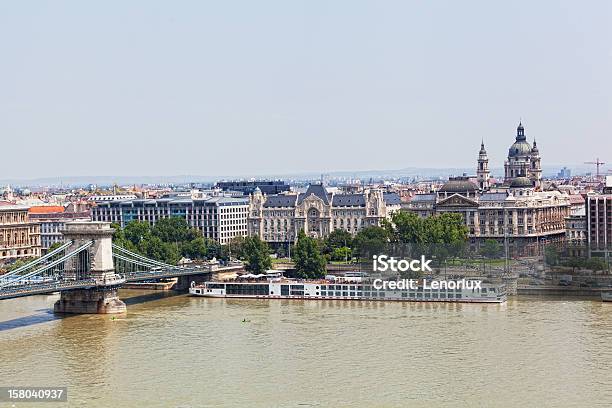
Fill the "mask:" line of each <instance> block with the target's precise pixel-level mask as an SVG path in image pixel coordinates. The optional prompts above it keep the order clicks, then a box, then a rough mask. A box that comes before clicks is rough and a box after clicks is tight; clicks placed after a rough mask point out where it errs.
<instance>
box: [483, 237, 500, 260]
mask: <svg viewBox="0 0 612 408" xmlns="http://www.w3.org/2000/svg"><path fill="white" fill-rule="evenodd" d="M503 249H504V248H503V246H502V244H500V243H499V242H497V240H494V239H487V240H485V242H484V243H483V244H482V246H481V247H480V250H479V252H480V255H482V256H484V257H485V258H489V259H494V258H499V257H501V256H502V254H503Z"/></svg>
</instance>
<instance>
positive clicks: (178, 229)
mask: <svg viewBox="0 0 612 408" xmlns="http://www.w3.org/2000/svg"><path fill="white" fill-rule="evenodd" d="M112 227H113V228H114V229H115V233H114V235H113V241H114V242H115V243H116V244H117V245H119V246H122V247H123V248H125V249H127V250H129V251H132V252H137V253H140V254H141V255H144V256H146V257H149V258H152V259H156V260H158V261H162V262H166V263H169V264H173V265H176V264H177V263H178V261H179V260H180V259H181V257H186V258H191V259H211V258H217V259H228V257H229V254H228V251H227V248H224V247H223V246H222V245H221V244H219V243H217V242H216V241H214V240H212V239H207V238H204V237H202V233H201V232H200V231H198V230H197V229H195V228H192V227H190V226H189V224H188V223H187V221H186V220H185V219H184V218H179V217H170V218H163V219H161V220H159V221H157V222H156V223H155V225H154V226H150V225H149V224H148V223H146V222H141V221H131V222H129V223H128V224H127V225H126V226H125V228H121V227H120V226H119V225H117V224H113V225H112Z"/></svg>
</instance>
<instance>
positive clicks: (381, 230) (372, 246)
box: [114, 211, 467, 278]
mask: <svg viewBox="0 0 612 408" xmlns="http://www.w3.org/2000/svg"><path fill="white" fill-rule="evenodd" d="M114 228H115V229H116V231H115V235H114V240H115V243H117V244H118V245H120V246H123V247H124V248H126V249H128V250H130V251H135V252H138V253H141V254H142V255H144V256H147V257H150V258H153V259H157V260H160V261H163V262H167V263H171V264H176V263H177V262H178V260H179V259H180V258H181V257H188V258H191V259H211V258H213V257H216V258H217V259H228V258H229V257H230V256H233V257H236V258H238V259H241V260H243V261H244V262H245V263H246V267H247V269H248V270H250V271H252V272H254V273H261V272H264V271H266V270H268V269H270V268H271V267H272V260H271V256H270V254H271V251H270V248H269V247H268V245H267V244H266V243H265V242H264V241H262V240H261V239H259V237H257V236H251V237H238V238H236V239H234V240H232V242H231V243H230V244H229V245H228V246H221V245H220V244H218V243H217V242H215V241H213V240H209V239H205V238H203V237H202V234H201V233H200V232H199V231H198V230H197V229H194V228H191V227H189V225H188V224H187V222H186V221H185V219H183V218H179V217H172V218H165V219H161V220H159V221H158V222H157V223H156V224H155V225H154V226H149V224H148V223H145V222H138V221H132V222H130V223H128V224H127V225H126V227H125V228H123V229H121V228H119V227H118V226H117V225H114ZM466 239H467V229H466V227H465V225H464V224H463V219H462V218H461V216H460V215H458V214H450V213H449V214H443V215H439V216H432V217H428V218H420V217H418V216H417V215H416V214H413V213H408V212H403V211H400V212H397V213H394V214H393V216H392V218H391V221H390V222H384V223H383V225H382V226H370V227H366V228H363V229H362V230H361V231H359V232H358V233H357V234H356V235H355V236H352V235H351V234H350V233H348V232H346V231H344V230H334V231H333V232H332V233H331V234H329V236H328V237H327V238H325V239H322V240H321V239H315V238H312V237H310V236H308V235H306V234H305V233H304V231H300V232H299V234H298V237H297V242H296V243H295V245H294V246H293V247H292V250H291V259H292V260H293V262H294V264H295V271H296V275H297V276H298V277H303V278H318V277H322V276H324V275H325V265H326V264H327V263H328V262H333V261H351V260H353V259H355V258H357V259H359V258H360V257H361V258H367V257H368V256H369V254H371V253H382V252H383V251H385V250H386V249H388V247H389V245H393V244H405V243H410V244H418V245H432V244H457V245H459V244H461V243H464V242H465V240H466Z"/></svg>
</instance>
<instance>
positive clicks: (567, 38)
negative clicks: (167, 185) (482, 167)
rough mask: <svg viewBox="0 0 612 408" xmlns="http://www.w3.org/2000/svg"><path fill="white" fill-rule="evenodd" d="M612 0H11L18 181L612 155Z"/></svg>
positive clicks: (4, 7)
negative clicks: (526, 149) (529, 150)
mask: <svg viewBox="0 0 612 408" xmlns="http://www.w3.org/2000/svg"><path fill="white" fill-rule="evenodd" d="M611 22H612V2H610V1H605V0H604V1H540V0H538V1H504V2H502V1H490V0H483V1H454V0H453V1H405V0H404V1H374V0H372V1H356V0H349V1H333V0H328V1H313V0H307V1H289V0H280V1H263V0H258V1H218V0H217V1H209V2H208V1H163V2H161V1H151V0H146V1H98V2H93V1H87V2H85V1H19V0H13V1H7V0H0V135H1V139H0V140H1V143H0V179H10V178H13V179H14V178H33V177H46V176H59V175H63V176H67V175H74V176H78V175H177V174H198V175H218V174H230V175H244V174H252V175H258V174H269V173H284V174H286V173H294V172H302V171H315V172H326V171H333V170H357V169H362V170H366V169H395V168H403V167H410V166H422V167H446V166H472V165H474V166H475V164H474V163H475V160H476V157H477V154H478V149H479V146H480V140H481V138H484V140H485V143H486V145H487V149H488V151H489V157H490V159H491V166H492V167H498V166H501V165H502V164H503V159H504V156H505V155H507V149H508V147H509V145H510V144H511V143H512V141H513V138H514V134H515V129H516V126H517V122H518V120H519V118H521V117H522V119H523V123H524V125H525V128H526V134H527V136H528V138H529V140H532V139H533V137H534V136H535V137H536V138H537V141H538V146H539V147H540V152H541V154H542V156H543V164H544V165H546V164H553V163H554V164H557V163H581V162H584V161H590V160H592V159H594V158H595V157H597V156H599V157H600V158H601V159H605V161H612V154H610V151H611V148H612V24H611ZM608 167H610V168H612V163H611V164H610V166H606V168H608Z"/></svg>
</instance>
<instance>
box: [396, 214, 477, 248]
mask: <svg viewBox="0 0 612 408" xmlns="http://www.w3.org/2000/svg"><path fill="white" fill-rule="evenodd" d="M385 229H387V231H388V232H389V235H390V238H391V240H392V241H393V242H401V243H410V244H461V243H464V242H465V241H466V240H467V237H468V228H467V227H466V226H465V223H464V221H463V216H462V215H461V214H456V213H444V214H440V215H432V216H430V217H427V218H421V217H419V216H418V215H417V214H415V213H413V212H408V211H398V212H395V213H394V214H393V215H392V216H391V223H386V224H385Z"/></svg>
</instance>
